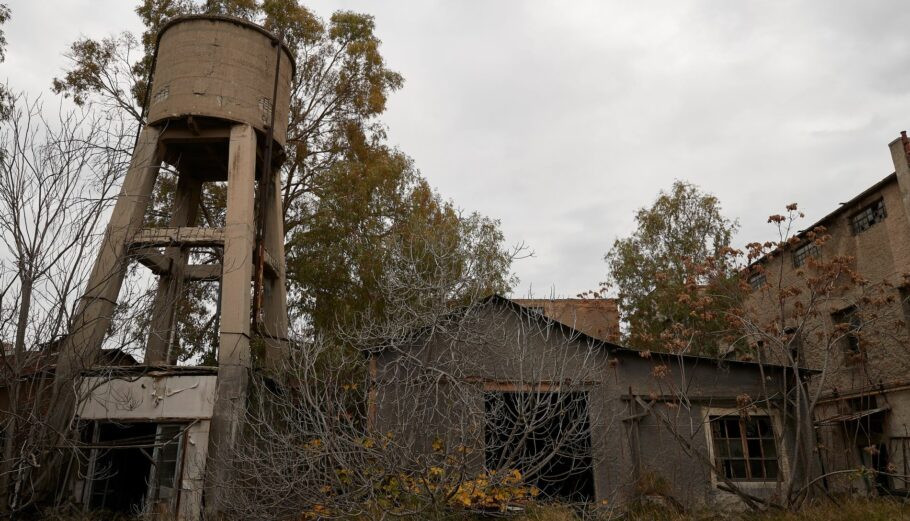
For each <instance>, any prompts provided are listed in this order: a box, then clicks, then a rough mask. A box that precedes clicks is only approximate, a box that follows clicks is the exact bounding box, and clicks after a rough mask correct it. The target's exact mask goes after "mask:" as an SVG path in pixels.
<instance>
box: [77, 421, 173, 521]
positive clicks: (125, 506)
mask: <svg viewBox="0 0 910 521" xmlns="http://www.w3.org/2000/svg"><path fill="white" fill-rule="evenodd" d="M184 427H185V425H182V424H156V423H125V424H120V423H94V424H92V426H91V428H89V429H87V430H86V436H87V438H88V440H87V441H88V446H89V448H90V450H89V463H88V469H87V470H88V476H89V480H88V483H87V486H86V488H85V492H84V494H85V495H84V502H85V503H86V504H87V505H88V507H89V508H91V509H95V510H107V511H111V512H120V513H125V514H135V513H137V512H142V511H150V510H154V511H157V512H160V511H162V510H164V511H168V510H173V505H174V504H175V502H176V498H177V493H176V491H177V489H178V488H179V476H180V474H181V468H180V467H181V466H180V461H181V459H182V450H181V448H182V440H183V430H184ZM162 507H163V508H162Z"/></svg>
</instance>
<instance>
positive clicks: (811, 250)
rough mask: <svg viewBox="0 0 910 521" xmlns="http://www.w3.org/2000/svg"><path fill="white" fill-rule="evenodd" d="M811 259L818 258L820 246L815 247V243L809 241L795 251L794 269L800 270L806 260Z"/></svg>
mask: <svg viewBox="0 0 910 521" xmlns="http://www.w3.org/2000/svg"><path fill="white" fill-rule="evenodd" d="M809 257H813V258H816V259H817V258H818V257H819V252H818V246H816V245H815V242H812V241H809V242H807V243H805V244H803V245H802V246H800V247H798V248H796V249H795V250H793V267H794V268H798V267H800V266H802V265H803V264H805V263H806V260H808V259H809Z"/></svg>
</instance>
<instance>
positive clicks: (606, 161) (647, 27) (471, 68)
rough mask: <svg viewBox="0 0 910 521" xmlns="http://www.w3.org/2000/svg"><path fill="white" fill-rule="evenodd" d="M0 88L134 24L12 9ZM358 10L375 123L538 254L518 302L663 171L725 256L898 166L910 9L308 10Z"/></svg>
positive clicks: (507, 6) (31, 77) (578, 275)
mask: <svg viewBox="0 0 910 521" xmlns="http://www.w3.org/2000/svg"><path fill="white" fill-rule="evenodd" d="M7 1H8V2H10V7H11V8H12V10H13V17H12V20H11V22H10V23H9V24H8V26H7V27H6V32H7V39H8V41H9V48H8V53H7V54H8V55H7V61H6V63H4V64H2V65H0V69H2V71H3V74H2V77H7V78H9V82H10V84H11V86H12V87H14V88H16V89H24V90H26V91H29V92H32V93H39V92H42V93H44V96H45V98H46V99H48V100H51V99H53V95H52V94H51V93H50V92H49V85H50V81H51V78H52V77H53V76H54V75H59V73H60V69H61V68H62V66H63V59H62V56H61V53H62V52H63V51H64V50H65V48H66V46H67V44H68V43H69V42H71V41H73V40H74V39H76V38H77V37H79V36H80V35H86V36H92V37H101V36H105V35H107V34H109V33H113V32H118V31H121V30H124V29H132V30H138V29H139V22H138V19H137V17H136V16H135V15H134V14H133V12H132V9H133V7H134V5H135V3H136V2H131V1H127V0H58V1H54V2H52V1H48V0H11V1H10V0H7ZM306 5H308V6H310V7H311V8H312V9H313V10H314V11H315V12H316V13H318V14H319V15H321V16H323V17H328V16H329V15H330V14H331V13H332V12H333V11H335V10H338V9H352V10H356V11H361V12H367V13H371V14H373V15H374V16H375V17H376V26H377V33H378V35H379V37H380V38H381V39H382V41H383V46H382V52H383V54H384V55H385V57H386V59H387V61H388V64H389V65H390V66H391V67H392V68H393V69H395V70H397V71H399V72H401V73H402V74H403V75H404V77H405V79H406V83H405V86H404V88H403V89H402V90H401V91H400V92H398V93H396V94H395V95H394V96H393V97H392V99H391V101H390V103H389V108H388V112H387V114H386V115H385V116H384V117H383V120H384V122H385V123H386V124H387V125H388V128H389V138H390V141H391V143H392V144H393V145H395V146H398V147H399V148H401V150H402V151H404V152H406V153H407V154H409V155H410V156H411V157H413V158H414V160H415V161H416V164H417V166H418V167H419V168H420V170H421V172H422V173H423V175H424V176H425V177H426V178H427V179H428V180H429V182H430V183H431V184H432V185H433V186H434V187H435V188H436V189H438V190H439V191H440V192H441V193H442V194H443V196H445V197H446V198H451V199H453V200H454V201H455V203H456V204H457V205H458V206H459V207H461V208H463V209H465V210H468V211H475V210H476V211H479V212H482V213H484V214H486V215H489V216H491V217H495V218H498V219H500V220H501V222H502V227H503V230H504V231H505V233H506V236H507V238H508V240H509V241H510V242H512V243H516V242H521V241H523V242H525V243H526V244H528V245H529V246H530V247H531V248H533V250H534V252H535V256H534V257H533V258H531V259H527V260H523V261H521V262H519V263H518V264H517V265H516V266H515V270H516V272H517V274H518V275H519V277H520V278H521V284H520V286H519V288H517V291H516V293H518V294H520V295H526V294H527V293H528V292H529V291H533V293H534V294H535V295H536V296H545V295H549V294H550V293H554V294H556V295H558V296H574V295H575V294H576V293H578V292H580V291H583V290H586V289H591V288H594V287H596V286H597V283H598V282H599V281H601V280H603V279H604V276H605V265H604V262H603V254H604V252H605V251H606V250H608V249H609V247H610V244H611V243H612V241H613V240H614V239H615V238H616V237H617V236H625V235H628V234H629V233H630V231H631V227H632V224H633V214H634V211H635V210H636V209H637V208H639V207H641V206H643V205H647V204H649V203H650V202H651V201H652V200H653V199H654V197H655V196H656V194H657V192H658V191H659V190H660V189H662V188H667V187H669V186H670V185H671V184H672V183H673V180H674V179H687V180H689V181H692V182H694V183H696V184H698V185H699V186H701V187H702V188H703V189H705V190H707V191H710V192H712V193H714V194H715V195H717V196H718V197H719V198H720V200H721V201H722V202H723V206H724V209H725V211H726V214H727V215H728V216H729V217H731V218H737V219H739V221H740V223H741V225H742V230H741V232H740V234H739V237H738V239H737V241H738V243H739V244H745V243H746V242H750V241H752V240H756V239H758V240H763V239H767V238H769V237H770V234H771V231H772V230H771V229H770V228H769V227H768V225H767V224H766V217H767V216H768V215H769V214H771V213H777V212H779V211H781V210H782V209H783V206H784V205H786V204H787V203H789V202H798V203H799V204H800V206H801V208H803V209H804V210H805V211H806V213H807V219H806V223H805V224H807V225H808V224H810V223H811V222H812V221H814V220H815V219H817V218H819V217H821V216H822V215H824V214H825V213H827V212H829V211H831V210H833V209H834V208H835V207H836V206H837V205H838V203H840V202H843V201H846V200H848V199H850V198H851V197H852V196H854V195H856V194H857V193H858V192H860V191H861V190H862V189H864V188H866V187H867V186H869V185H871V184H873V183H874V182H876V181H878V180H880V179H881V178H883V177H885V176H886V175H888V174H889V173H890V172H892V171H893V167H892V165H891V160H890V156H889V152H888V149H887V144H888V143H889V142H890V141H891V140H893V139H894V138H896V137H897V136H898V134H899V132H900V130H903V129H906V128H908V127H910V114H908V110H907V109H908V107H910V104H908V103H910V89H908V86H910V84H908V80H910V66H908V65H910V31H907V27H910V10H908V9H907V5H906V2H901V1H897V0H895V1H889V2H885V1H881V2H841V1H828V0H826V1H822V0H819V1H815V2H776V3H772V2H767V1H761V2H758V1H755V2H749V1H737V2H729V1H726V0H724V1H721V0H718V1H705V2H686V1H680V0H667V1H664V2H657V1H654V2H620V1H615V2H614V1H604V0H600V1H581V0H572V1H571V2H568V1H565V2H543V1H530V0H513V1H505V0H499V1H490V0H486V1H482V0H472V1H468V0H457V1H456V0H448V1H431V0H412V1H408V2H405V1H400V0H398V1H385V2H380V1H376V0H372V1H371V0H360V1H354V0H351V1H343V0H335V1H331V0H317V1H310V2H308V3H307V4H306Z"/></svg>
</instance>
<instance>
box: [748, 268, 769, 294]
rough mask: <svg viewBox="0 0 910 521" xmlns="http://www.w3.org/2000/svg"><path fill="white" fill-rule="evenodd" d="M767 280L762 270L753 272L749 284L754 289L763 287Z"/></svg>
mask: <svg viewBox="0 0 910 521" xmlns="http://www.w3.org/2000/svg"><path fill="white" fill-rule="evenodd" d="M767 282H768V279H767V277H765V274H764V273H761V272H759V273H753V274H752V276H750V277H749V285H750V286H752V290H753V291H756V290H759V289H761V288H762V286H764V285H765V283H767Z"/></svg>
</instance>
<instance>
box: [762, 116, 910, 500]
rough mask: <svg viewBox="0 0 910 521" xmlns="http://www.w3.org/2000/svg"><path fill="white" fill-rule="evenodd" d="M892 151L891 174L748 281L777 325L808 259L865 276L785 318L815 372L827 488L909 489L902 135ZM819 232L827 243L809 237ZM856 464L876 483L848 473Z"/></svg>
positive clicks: (908, 291)
mask: <svg viewBox="0 0 910 521" xmlns="http://www.w3.org/2000/svg"><path fill="white" fill-rule="evenodd" d="M889 146H890V151H891V158H892V161H893V163H894V169H895V171H894V172H893V173H891V174H890V175H888V176H886V177H885V178H883V179H881V180H880V181H878V182H876V183H875V184H873V185H872V186H870V187H869V188H868V189H866V190H864V191H863V192H862V193H860V194H858V195H856V196H855V197H853V198H852V199H850V200H849V201H847V202H845V203H842V204H841V205H840V206H839V207H838V208H837V209H835V210H834V211H832V212H831V213H829V214H828V215H826V216H825V217H823V218H822V219H820V220H818V221H817V222H816V223H814V224H812V225H811V226H808V227H807V228H806V229H805V231H803V232H801V233H800V234H799V235H797V237H796V239H797V240H796V241H794V243H793V244H792V245H791V246H790V247H788V248H786V249H785V250H784V251H783V252H781V253H780V254H778V255H773V256H769V257H766V258H763V259H760V260H759V261H758V262H757V263H756V264H755V266H758V265H760V266H761V268H760V269H755V268H753V272H752V273H751V275H750V276H749V282H750V284H751V286H752V292H751V294H750V296H749V298H748V301H747V306H748V307H749V308H750V310H751V312H753V313H755V315H756V316H758V317H759V321H768V320H776V318H775V317H776V316H779V315H780V309H781V308H780V303H779V300H778V298H777V297H776V295H778V294H779V293H778V291H781V290H787V289H788V288H790V287H796V286H799V284H800V282H799V279H800V276H799V273H800V272H801V270H802V272H806V270H809V269H811V267H810V266H809V264H810V260H812V261H813V262H814V261H818V262H825V261H829V262H830V261H832V259H835V258H838V257H840V258H843V259H847V261H848V262H849V268H850V269H852V270H855V272H856V273H858V275H859V276H860V277H861V278H862V279H863V281H862V283H861V284H844V285H843V286H842V287H840V289H838V290H837V291H835V294H834V296H833V298H830V299H829V300H827V301H826V302H824V304H823V305H822V306H820V309H819V313H818V314H817V315H814V316H811V317H809V318H808V319H806V321H805V322H802V323H796V321H793V320H788V319H786V318H784V320H785V322H786V323H785V324H783V325H782V327H783V328H786V331H793V334H792V335H791V336H792V337H793V338H792V340H791V341H790V350H791V351H792V353H793V355H794V356H795V357H796V358H797V359H798V361H799V363H801V364H804V365H805V366H807V367H809V368H814V369H816V370H818V371H819V374H816V375H815V376H813V378H812V380H813V386H814V388H815V390H816V391H817V392H818V393H819V401H818V406H817V408H816V410H815V423H816V432H817V440H818V444H817V449H818V454H817V456H818V460H819V462H820V464H821V465H822V470H823V471H824V472H825V473H828V474H830V476H829V477H828V478H827V479H826V480H825V483H826V485H827V486H828V488H829V489H830V490H831V491H833V492H859V493H866V492H878V493H884V494H889V493H896V494H906V493H907V492H908V491H910V487H908V483H907V480H906V476H908V475H910V357H908V349H907V346H908V342H910V330H908V327H910V320H908V318H910V303H908V299H910V166H908V153H910V142H908V139H907V137H906V134H905V133H902V135H901V137H899V138H898V139H896V140H894V141H893V142H892V143H891V144H890V145H889ZM820 227H821V228H820ZM816 230H823V232H822V234H824V235H827V236H829V238H828V240H827V241H818V240H813V238H814V237H815V238H817V235H810V234H812V233H813V232H815V231H816ZM809 293H810V292H804V293H803V296H802V297H801V298H802V300H801V302H803V303H804V304H805V305H811V304H807V303H808V299H809V298H811V297H810V294H809ZM839 325H840V327H841V329H838V326H839ZM839 331H843V332H842V333H839ZM838 335H839V338H838ZM820 338H823V339H831V338H834V339H835V340H834V341H829V342H825V341H820V340H819V339H820ZM862 467H865V468H869V469H874V470H876V471H877V473H876V475H875V477H874V478H870V477H869V476H868V475H866V476H861V475H860V473H857V472H849V471H850V470H851V469H852V470H856V469H860V468H862Z"/></svg>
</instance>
